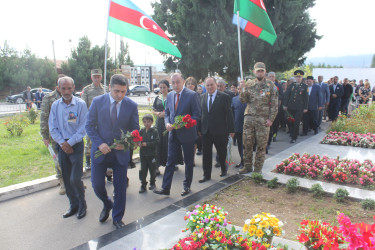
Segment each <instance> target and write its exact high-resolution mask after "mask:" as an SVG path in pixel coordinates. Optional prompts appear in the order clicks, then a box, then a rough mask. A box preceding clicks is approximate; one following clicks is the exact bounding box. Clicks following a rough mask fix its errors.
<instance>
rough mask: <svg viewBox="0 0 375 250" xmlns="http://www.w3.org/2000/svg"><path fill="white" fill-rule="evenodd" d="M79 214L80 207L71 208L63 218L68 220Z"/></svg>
mask: <svg viewBox="0 0 375 250" xmlns="http://www.w3.org/2000/svg"><path fill="white" fill-rule="evenodd" d="M77 212H78V207H77V208H69V210H68V211H66V212H65V213H64V214H63V218H68V217H70V216H72V215H74V214H76V213H77Z"/></svg>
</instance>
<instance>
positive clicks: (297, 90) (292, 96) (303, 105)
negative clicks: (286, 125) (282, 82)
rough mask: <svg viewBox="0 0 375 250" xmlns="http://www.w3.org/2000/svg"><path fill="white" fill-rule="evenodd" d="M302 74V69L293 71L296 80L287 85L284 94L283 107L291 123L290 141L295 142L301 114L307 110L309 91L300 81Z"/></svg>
mask: <svg viewBox="0 0 375 250" xmlns="http://www.w3.org/2000/svg"><path fill="white" fill-rule="evenodd" d="M303 75H304V72H303V71H302V70H296V71H294V78H295V79H296V81H295V82H293V83H292V84H290V85H289V86H288V88H287V90H286V92H285V94H284V102H283V109H284V110H285V111H286V115H287V117H288V120H289V121H291V122H292V123H293V124H291V126H290V127H291V131H290V137H291V140H290V143H295V142H296V140H297V136H298V133H299V125H300V123H301V118H302V115H303V113H306V112H307V108H308V105H309V92H308V87H307V85H306V84H304V83H303V82H302V78H303Z"/></svg>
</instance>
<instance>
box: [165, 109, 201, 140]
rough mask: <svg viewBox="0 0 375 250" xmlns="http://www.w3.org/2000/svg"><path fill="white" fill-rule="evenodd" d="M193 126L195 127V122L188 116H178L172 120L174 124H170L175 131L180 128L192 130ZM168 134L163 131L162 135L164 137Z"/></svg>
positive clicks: (166, 131)
mask: <svg viewBox="0 0 375 250" xmlns="http://www.w3.org/2000/svg"><path fill="white" fill-rule="evenodd" d="M195 125H197V121H196V120H194V119H191V116H190V115H189V114H187V115H185V116H182V115H178V116H176V117H175V118H174V123H173V124H172V127H173V128H175V129H180V128H183V127H185V128H192V127H194V126H195ZM167 133H168V130H165V131H164V132H163V135H166V134H167Z"/></svg>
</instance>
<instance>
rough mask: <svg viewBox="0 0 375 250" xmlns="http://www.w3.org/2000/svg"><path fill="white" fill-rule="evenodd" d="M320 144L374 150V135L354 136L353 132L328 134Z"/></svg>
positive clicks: (332, 132)
mask: <svg viewBox="0 0 375 250" xmlns="http://www.w3.org/2000/svg"><path fill="white" fill-rule="evenodd" d="M320 143H322V144H331V145H343V146H353V147H362V148H375V134H370V133H367V134H356V133H354V132H336V131H331V132H329V133H328V134H327V135H326V136H325V137H324V138H323V140H322V141H321V142H320Z"/></svg>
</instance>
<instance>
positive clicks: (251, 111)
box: [239, 62, 278, 174]
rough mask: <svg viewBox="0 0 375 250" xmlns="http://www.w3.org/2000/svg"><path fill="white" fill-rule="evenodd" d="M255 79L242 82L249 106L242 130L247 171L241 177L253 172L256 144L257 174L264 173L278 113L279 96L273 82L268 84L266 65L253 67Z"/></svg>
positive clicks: (242, 98) (260, 64) (255, 163)
mask: <svg viewBox="0 0 375 250" xmlns="http://www.w3.org/2000/svg"><path fill="white" fill-rule="evenodd" d="M253 72H254V75H255V76H256V79H253V80H248V81H247V82H246V84H245V82H241V85H240V88H241V89H242V91H241V94H240V101H241V102H242V103H246V104H247V107H246V109H245V114H244V115H245V118H244V126H243V142H244V154H243V159H244V167H243V168H242V169H241V170H240V172H239V173H240V174H245V173H248V172H252V171H253V145H254V143H255V140H256V142H257V152H256V156H255V162H254V172H261V171H262V168H263V163H264V160H265V157H266V147H267V141H268V136H269V133H270V127H271V125H272V123H273V121H274V120H275V117H276V115H277V109H278V92H277V88H276V86H275V85H274V84H273V82H271V81H270V80H266V78H265V75H266V65H265V64H264V63H262V62H257V63H255V65H254V71H253Z"/></svg>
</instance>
